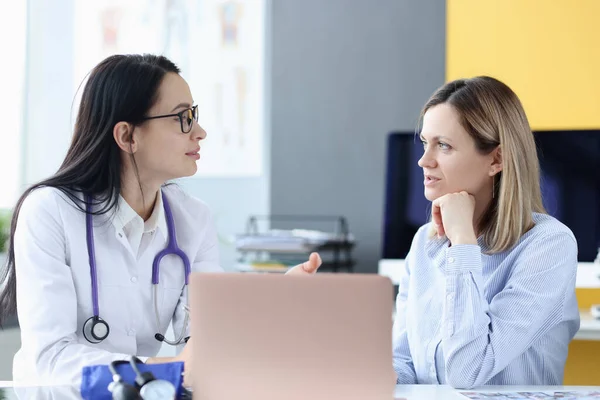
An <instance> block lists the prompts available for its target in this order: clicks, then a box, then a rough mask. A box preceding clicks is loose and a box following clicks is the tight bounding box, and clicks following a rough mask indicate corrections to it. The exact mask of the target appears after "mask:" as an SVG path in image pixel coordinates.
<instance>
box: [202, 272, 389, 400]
mask: <svg viewBox="0 0 600 400" xmlns="http://www.w3.org/2000/svg"><path fill="white" fill-rule="evenodd" d="M190 285H191V286H190V293H191V295H190V306H191V334H192V337H193V338H194V345H193V349H192V351H193V363H194V368H193V371H192V373H193V374H194V375H193V393H194V398H201V399H207V400H229V399H232V400H233V399H235V400H241V399H248V400H253V399H260V400H271V399H273V400H275V399H276V400H282V399H287V400H295V399H302V400H306V399H311V400H319V399H327V400H335V399H340V400H342V399H343V400H354V399H356V400H359V399H360V400H365V399H369V400H378V399H382V400H384V399H385V400H391V399H393V398H394V396H393V394H394V389H395V384H396V375H395V373H394V370H393V367H392V306H393V287H392V283H391V281H390V280H389V278H386V277H382V276H378V275H366V274H365V275H360V274H325V273H322V274H315V275H311V276H289V275H280V274H223V273H220V274H219V273H215V274H212V273H194V274H192V275H191V282H190Z"/></svg>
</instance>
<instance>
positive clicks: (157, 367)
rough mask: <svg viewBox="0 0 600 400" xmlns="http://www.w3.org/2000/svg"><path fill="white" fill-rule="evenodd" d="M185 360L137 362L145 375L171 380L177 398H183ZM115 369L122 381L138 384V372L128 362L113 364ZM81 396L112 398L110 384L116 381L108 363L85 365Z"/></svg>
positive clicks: (94, 399)
mask: <svg viewBox="0 0 600 400" xmlns="http://www.w3.org/2000/svg"><path fill="white" fill-rule="evenodd" d="M183 367H184V363H183V362H171V363H165V364H144V363H139V364H137V369H138V370H139V371H138V372H140V373H141V374H143V375H149V374H145V373H148V372H149V373H151V375H152V376H153V378H155V379H156V380H164V381H167V382H170V383H171V384H172V385H173V387H174V388H175V390H176V393H177V396H176V398H177V399H180V398H183V397H182V396H184V394H185V392H186V391H185V390H184V389H183ZM112 369H113V371H116V372H117V374H118V376H119V379H120V380H121V382H123V383H125V384H129V385H132V386H134V387H135V386H136V377H138V373H136V372H135V371H134V369H133V367H132V366H131V365H130V364H129V363H127V362H121V363H119V364H115V363H113V364H112ZM81 374H82V376H81V397H82V398H83V399H86V400H112V398H113V394H112V393H111V391H110V389H109V385H111V384H113V385H114V382H115V379H114V374H113V373H112V372H111V368H110V367H109V366H108V365H91V366H87V367H84V368H83V370H82V372H81Z"/></svg>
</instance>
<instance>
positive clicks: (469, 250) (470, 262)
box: [445, 244, 481, 274]
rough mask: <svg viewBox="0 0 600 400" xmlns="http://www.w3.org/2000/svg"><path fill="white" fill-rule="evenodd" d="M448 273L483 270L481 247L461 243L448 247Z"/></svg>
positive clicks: (446, 269)
mask: <svg viewBox="0 0 600 400" xmlns="http://www.w3.org/2000/svg"><path fill="white" fill-rule="evenodd" d="M445 271H446V273H449V274H460V273H465V272H478V271H479V272H480V271H481V247H479V246H478V245H476V244H459V245H456V246H450V247H448V248H447V249H446V268H445Z"/></svg>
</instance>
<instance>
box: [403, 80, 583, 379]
mask: <svg viewBox="0 0 600 400" xmlns="http://www.w3.org/2000/svg"><path fill="white" fill-rule="evenodd" d="M420 136H421V140H422V142H423V146H424V153H423V156H422V158H421V159H420V160H419V166H420V167H421V168H423V173H424V178H425V179H424V185H425V197H426V198H427V199H428V200H430V201H431V202H432V221H431V222H430V223H429V224H426V225H424V226H423V227H421V229H419V231H418V232H417V234H416V235H415V237H414V239H413V243H412V246H411V249H410V252H409V254H408V256H407V258H406V263H405V267H404V271H403V278H402V280H401V283H400V288H399V293H398V298H397V300H396V308H397V314H396V315H397V317H396V321H395V323H394V369H395V370H396V373H397V375H398V383H427V384H436V383H441V384H449V385H452V386H454V387H457V388H471V387H475V386H481V385H556V384H561V383H562V379H563V373H564V365H565V360H566V357H567V351H568V344H569V342H570V341H571V339H572V338H573V336H574V335H575V333H576V332H577V330H578V329H579V312H578V307H577V300H576V298H575V275H576V271H577V243H576V241H575V237H574V236H573V233H572V232H571V231H570V230H569V228H567V227H566V226H565V225H563V224H562V223H560V222H559V221H558V220H556V219H554V218H552V217H551V216H549V215H548V214H546V212H545V210H544V207H543V205H542V199H541V194H540V185H539V163H538V158H537V153H536V148H535V142H534V138H533V134H532V132H531V129H530V127H529V123H528V121H527V117H526V116H525V112H524V110H523V107H522V105H521V103H520V101H519V99H518V98H517V96H516V95H515V93H514V92H513V91H512V90H511V89H510V88H509V87H508V86H506V85H505V84H503V83H502V82H500V81H498V80H496V79H493V78H490V77H476V78H472V79H464V80H463V79H461V80H456V81H453V82H450V83H447V84H445V85H444V86H442V87H441V88H440V89H438V91H437V92H436V93H435V94H434V95H433V96H432V97H431V98H430V99H429V101H428V102H427V104H426V105H425V107H424V109H423V112H422V130H421V134H420Z"/></svg>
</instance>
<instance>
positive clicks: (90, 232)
mask: <svg viewBox="0 0 600 400" xmlns="http://www.w3.org/2000/svg"><path fill="white" fill-rule="evenodd" d="M161 195H162V201H163V204H164V208H165V217H166V220H167V231H168V233H169V237H168V241H167V247H166V248H165V249H164V250H162V251H160V252H159V253H158V254H157V255H156V257H154V261H153V262H152V286H153V291H152V295H153V303H154V312H155V315H156V331H157V333H156V335H154V337H155V338H156V340H158V341H159V342H165V343H167V344H170V345H171V346H176V345H178V344H181V343H182V342H184V341H185V340H184V338H183V336H184V335H185V329H186V327H187V324H188V320H189V313H188V309H189V308H188V307H187V304H186V305H185V306H184V308H185V318H184V321H183V327H182V328H181V333H180V334H179V336H178V337H177V339H176V340H174V341H170V340H167V338H165V336H164V335H163V334H161V333H158V332H160V328H159V327H160V319H159V315H158V296H157V291H158V275H159V266H160V261H161V260H162V258H163V257H164V256H166V255H169V254H173V255H176V256H178V257H179V258H181V261H182V262H183V267H184V269H185V289H184V290H187V288H188V282H189V276H190V271H191V268H190V260H189V258H188V257H187V256H186V254H185V253H184V252H183V250H181V249H180V248H179V247H178V246H177V237H176V236H175V224H174V223H173V213H172V212H171V206H170V205H169V202H168V200H167V197H166V196H165V194H164V193H162V191H161ZM85 204H86V220H85V230H86V238H87V248H88V257H89V260H90V275H91V277H92V306H93V311H94V315H93V316H92V317H90V318H88V319H87V320H86V321H85V322H84V324H83V336H84V337H85V339H86V340H87V341H88V342H90V343H93V344H98V343H100V342H102V341H103V340H104V339H106V338H107V337H108V334H109V333H110V328H109V326H108V323H107V322H106V321H104V320H103V319H102V318H100V310H99V307H98V275H97V272H96V255H95V250H94V228H93V224H92V212H91V208H92V206H91V200H90V198H89V197H88V196H86V198H85ZM186 298H187V296H186Z"/></svg>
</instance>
